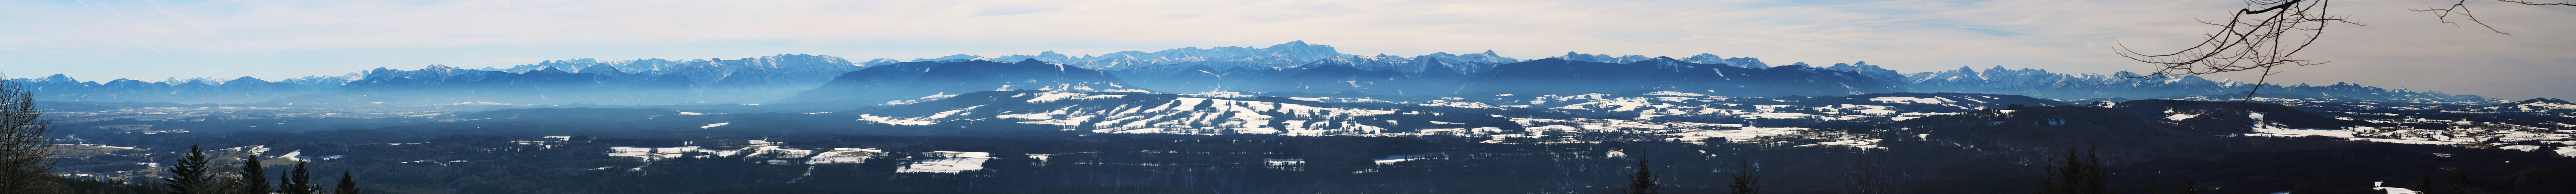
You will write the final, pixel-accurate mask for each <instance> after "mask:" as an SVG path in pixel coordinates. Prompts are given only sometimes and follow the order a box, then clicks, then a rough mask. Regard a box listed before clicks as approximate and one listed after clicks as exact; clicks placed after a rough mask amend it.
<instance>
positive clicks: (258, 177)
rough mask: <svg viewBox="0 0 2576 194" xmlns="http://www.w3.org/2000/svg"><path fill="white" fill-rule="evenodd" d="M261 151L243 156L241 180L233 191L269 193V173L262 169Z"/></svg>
mask: <svg viewBox="0 0 2576 194" xmlns="http://www.w3.org/2000/svg"><path fill="white" fill-rule="evenodd" d="M259 160H260V157H259V153H250V154H248V155H243V156H242V167H241V181H240V182H239V183H240V184H237V185H234V186H235V187H234V188H233V189H234V191H233V193H254V194H255V193H268V191H269V190H268V188H269V187H268V173H267V172H263V171H261V170H260V166H261V165H260V164H259Z"/></svg>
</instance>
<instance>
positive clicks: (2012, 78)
mask: <svg viewBox="0 0 2576 194" xmlns="http://www.w3.org/2000/svg"><path fill="white" fill-rule="evenodd" d="M2134 75H2135V74H2133V73H2128V72H2117V73H2112V74H2063V73H2053V72H2048V71H2046V70H2037V69H2007V68H2004V67H2002V66H1995V67H1992V68H1988V69H1984V70H1978V69H1974V68H1970V67H1960V68H1959V69H1957V70H1947V71H1934V72H1914V73H1903V72H1897V71H1893V70H1887V69H1884V68H1880V67H1879V66H1876V65H1870V64H1868V63H1867V62H1854V63H1836V64H1833V65H1828V66H1818V65H1809V64H1806V63H1792V64H1788V65H1778V66H1774V65H1771V64H1767V63H1764V62H1763V61H1761V60H1760V59H1756V58H1747V57H1735V58H1725V57H1719V56H1717V55H1712V54H1699V55H1693V56H1687V57H1682V58H1672V57H1647V56H1640V55H1625V56H1613V55H1603V54H1584V53H1575V52H1567V53H1566V54H1565V55H1560V56H1554V57H1548V58H1544V59H1513V58H1509V57H1502V56H1500V55H1497V54H1495V53H1494V51H1491V50H1488V51H1484V52H1480V53H1468V54H1450V53H1433V54H1427V55H1418V56H1411V57H1404V56H1393V55H1385V54H1377V55H1355V54H1344V53H1340V52H1339V51H1337V50H1335V49H1334V48H1333V47H1332V46H1330V45H1318V44H1307V43H1305V42H1303V41H1297V42H1288V43H1285V44H1279V45H1272V46H1268V47H1214V48H1197V47H1188V48H1177V49H1167V50H1161V51H1153V52H1145V51H1121V52H1114V53H1108V54H1101V55H1083V56H1068V55H1063V54H1058V53H1055V52H1052V51H1049V52H1041V53H1038V54H1036V55H1008V56H998V57H984V56H976V55H964V54H959V55H949V56H942V57H938V58H919V59H911V60H896V59H872V60H866V61H855V62H854V61H851V60H845V59H842V58H840V57H834V56H826V55H806V54H780V55H773V56H762V57H753V58H739V59H691V60H669V59H635V60H598V59H588V58H584V59H568V60H550V61H543V62H539V63H537V64H527V65H518V66H512V67H508V68H498V67H485V68H480V69H463V68H455V67H448V66H444V65H430V66H428V67H425V68H421V69H418V70H396V69H389V68H377V69H374V70H367V71H362V72H357V73H351V74H349V75H343V76H308V77H302V78H291V79H283V80H278V81H273V82H272V81H266V80H262V79H258V78H252V77H241V78H233V79H215V78H192V79H177V78H173V79H169V80H167V81H160V82H153V81H141V80H129V79H118V80H112V81H108V82H106V83H100V82H96V81H79V80H75V79H73V78H71V77H70V76H65V75H59V74H58V75H53V76H46V77H41V78H21V79H13V80H12V81H16V82H18V83H21V84H24V85H25V86H28V88H30V89H32V90H33V91H34V92H35V93H36V95H38V98H39V99H42V100H46V101H102V102H119V101H135V102H173V103H185V104H197V103H276V104H295V105H412V104H448V103H464V102H486V103H503V104H558V105H559V104H626V105H665V104H721V103H741V104H757V103H795V102H824V101H886V100H902V99H909V98H919V97H924V96H932V95H944V94H959V93H965V92H971V91H989V90H1082V91H1104V90H1105V91H1150V92H1168V93H1195V92H1209V91H1252V92H1290V93H1355V94H1367V95H1391V96H1426V95H1430V96H1440V95H1498V94H1581V93H1616V92H1628V91H1644V90H1661V91H1684V92H1699V93H1708V94H1716V95H1740V96H1782V95H1809V96H1818V95H1854V94H1867V93H1888V92H1927V93H1929V92H1950V93H1987V94H2013V95H2026V96H2031V97H2038V98H2048V99H2060V100H2084V99H2101V100H2108V99H2121V98H2126V99H2145V98H2173V97H2182V96H2206V95H2224V94H2231V93H2232V94H2242V93H2243V92H2244V91H2246V90H2247V89H2253V88H2257V87H2259V88H2262V89H2261V91H2263V92H2262V93H2264V96H2272V97H2297V98H2319V99H2340V100H2351V101H2374V102H2410V103H2444V104H2494V103H2501V101H2495V100H2491V99H2486V98H2484V97H2480V96H2476V95H2451V94H2444V93H2441V92H2436V91H2420V92H2419V91H2411V90H2405V89H2385V88H2379V87H2370V86H2363V85H2358V84H2350V83H2336V84H2333V85H2325V86H2312V85H2307V84H2299V85H2278V84H2262V85H2256V84H2252V83H2245V82H2236V81H2224V80H2209V79H2205V78H2201V77H2197V76H2179V77H2156V78H2122V77H2127V76H2134Z"/></svg>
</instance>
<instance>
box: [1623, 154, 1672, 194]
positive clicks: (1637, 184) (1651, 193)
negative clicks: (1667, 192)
mask: <svg viewBox="0 0 2576 194" xmlns="http://www.w3.org/2000/svg"><path fill="white" fill-rule="evenodd" d="M1649 168H1653V167H1651V166H1646V160H1637V173H1636V174H1631V175H1629V176H1628V190H1626V191H1623V192H1619V193H1626V194H1655V193H1662V191H1663V188H1664V186H1663V184H1662V183H1659V182H1656V181H1655V171H1654V170H1650V169H1649Z"/></svg>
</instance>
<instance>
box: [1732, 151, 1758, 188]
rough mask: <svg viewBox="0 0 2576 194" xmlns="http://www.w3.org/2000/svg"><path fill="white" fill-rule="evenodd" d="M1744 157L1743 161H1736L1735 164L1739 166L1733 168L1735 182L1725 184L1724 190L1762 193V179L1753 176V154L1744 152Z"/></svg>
mask: <svg viewBox="0 0 2576 194" xmlns="http://www.w3.org/2000/svg"><path fill="white" fill-rule="evenodd" d="M1744 157H1745V158H1746V159H1744V161H1741V162H1736V165H1739V166H1738V167H1737V168H1736V170H1735V175H1734V178H1735V183H1734V184H1730V185H1727V186H1726V190H1727V191H1728V192H1727V193H1729V194H1757V193H1762V180H1761V179H1755V178H1753V159H1752V157H1753V156H1752V155H1751V154H1746V155H1745V156H1744Z"/></svg>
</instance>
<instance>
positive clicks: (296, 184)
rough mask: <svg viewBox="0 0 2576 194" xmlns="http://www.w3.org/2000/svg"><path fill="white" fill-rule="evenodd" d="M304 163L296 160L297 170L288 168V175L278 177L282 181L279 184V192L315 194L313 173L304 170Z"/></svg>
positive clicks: (285, 193) (286, 193) (283, 193)
mask: <svg viewBox="0 0 2576 194" xmlns="http://www.w3.org/2000/svg"><path fill="white" fill-rule="evenodd" d="M304 163H305V162H295V170H287V171H286V175H280V176H282V177H278V178H277V179H278V182H281V183H278V185H277V193H281V194H313V173H312V172H311V171H306V170H304Z"/></svg>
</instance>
